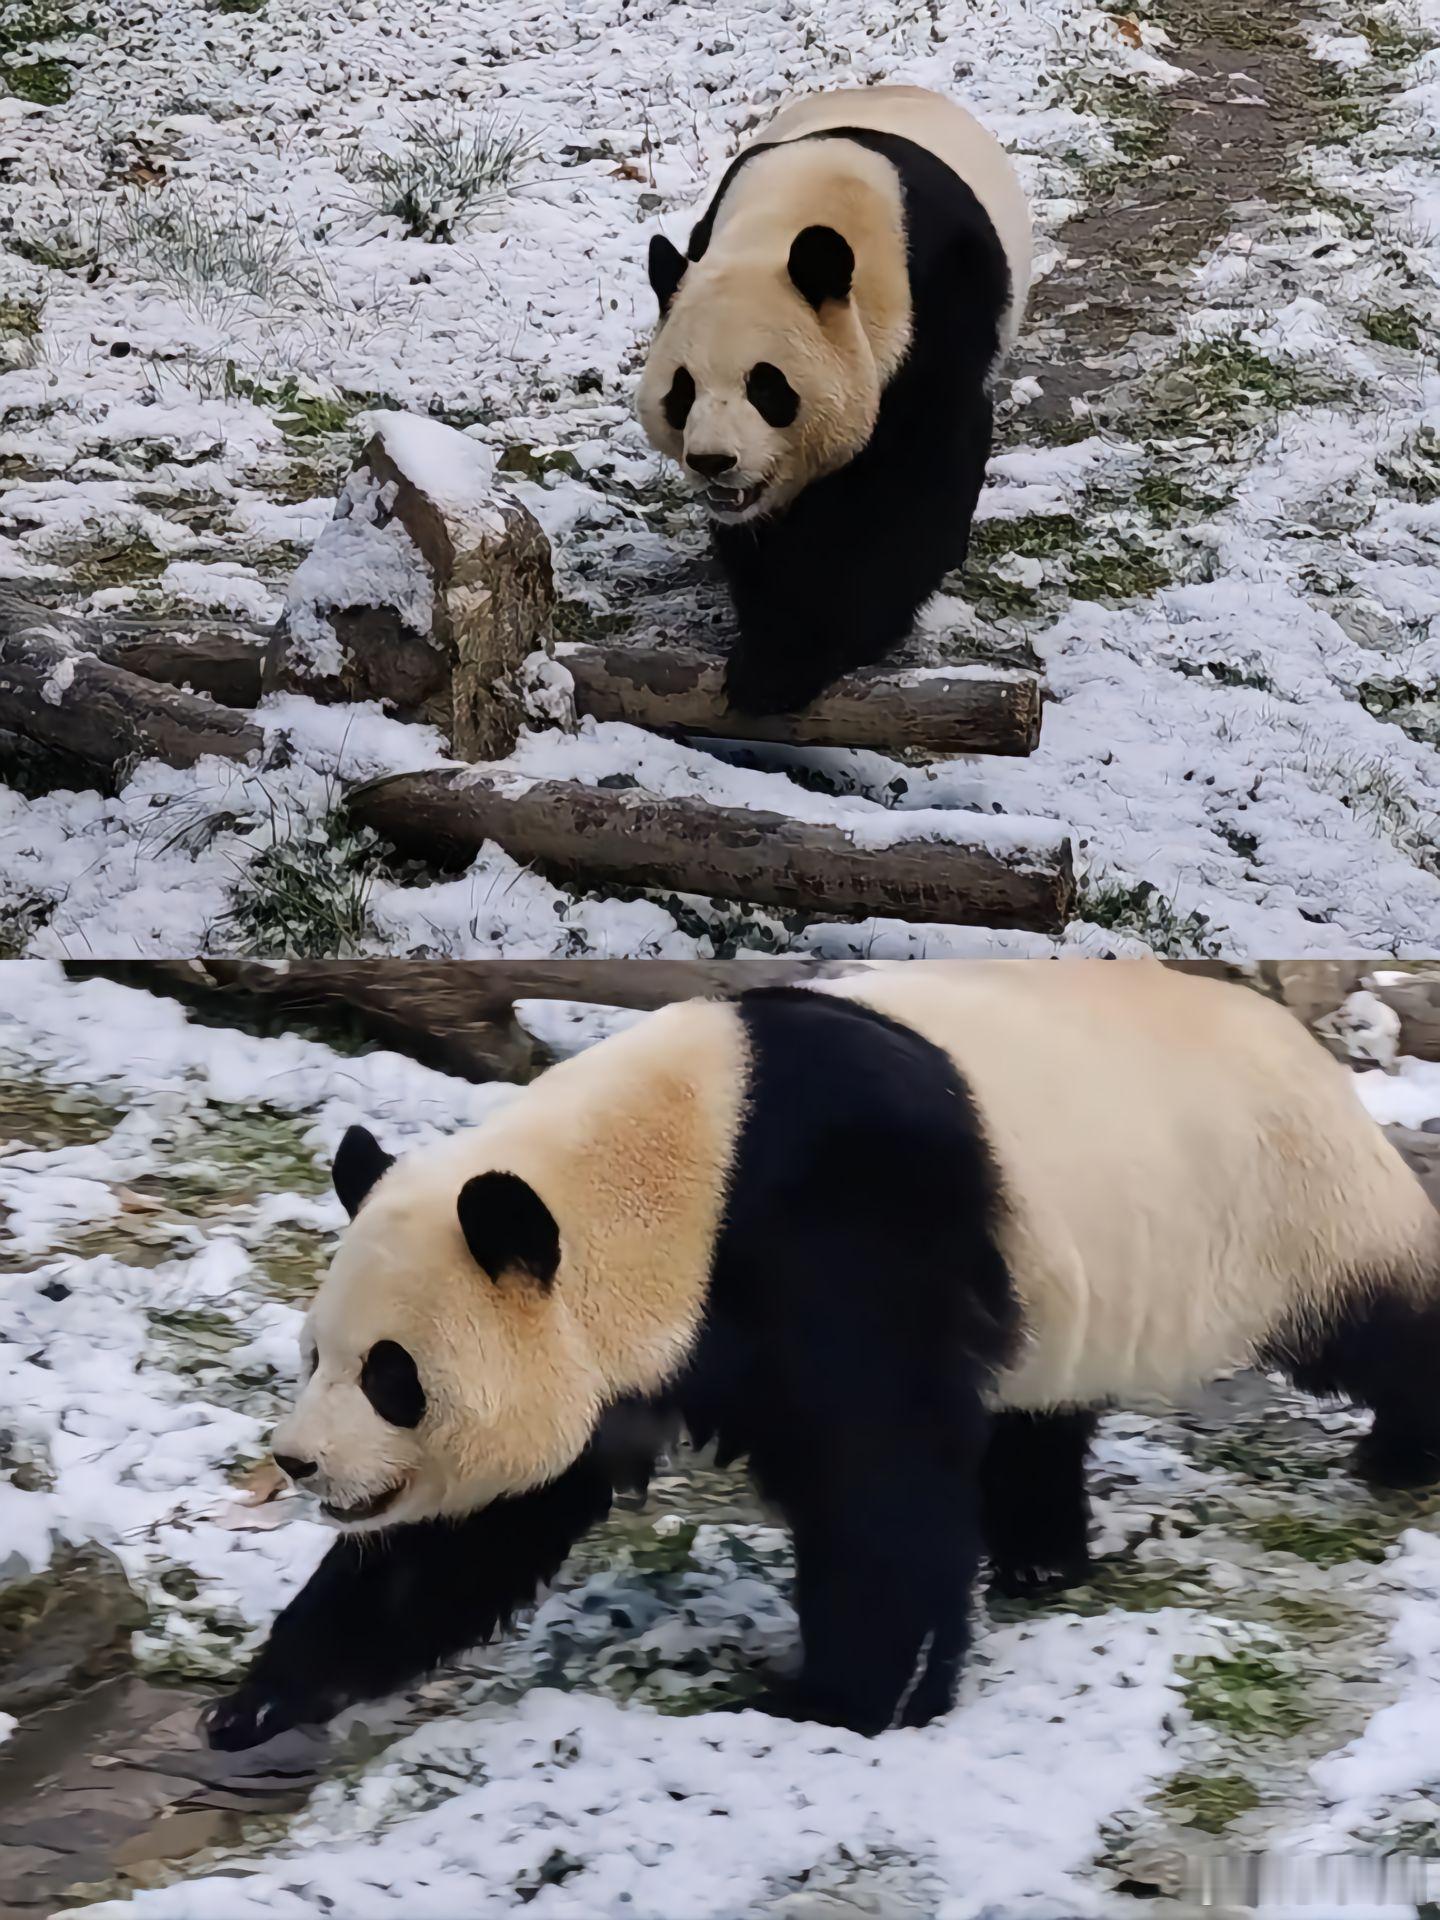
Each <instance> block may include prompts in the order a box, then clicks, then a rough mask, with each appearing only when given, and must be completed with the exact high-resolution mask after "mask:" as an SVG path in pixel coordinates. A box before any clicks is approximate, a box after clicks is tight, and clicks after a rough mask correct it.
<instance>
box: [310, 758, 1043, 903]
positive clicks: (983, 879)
mask: <svg viewBox="0 0 1440 1920" xmlns="http://www.w3.org/2000/svg"><path fill="white" fill-rule="evenodd" d="M347 805H348V807H349V809H350V812H351V814H352V816H353V817H354V819H355V820H356V821H357V822H358V823H360V824H363V825H366V826H370V827H373V828H374V829H375V831H376V832H377V833H379V834H380V835H381V836H382V837H383V838H384V839H386V840H388V841H390V842H391V843H392V844H393V845H394V846H396V847H398V848H399V849H400V850H401V851H402V852H404V853H407V854H414V855H416V856H418V857H420V858H423V859H427V860H429V861H432V862H433V863H435V864H437V865H442V866H454V865H463V864H464V863H466V862H468V861H470V860H472V859H473V858H474V857H475V855H476V854H477V853H479V852H480V850H481V848H482V847H484V846H485V844H486V843H487V842H489V841H493V842H494V843H495V844H496V845H497V846H500V847H502V848H504V850H505V851H506V852H507V853H509V854H510V855H511V856H512V857H513V858H515V859H517V860H522V861H533V862H534V863H535V864H536V865H537V866H538V867H540V868H541V869H542V870H544V871H545V872H547V873H549V874H551V875H553V876H555V877H556V878H557V879H559V880H562V881H571V882H577V883H579V884H581V885H584V886H591V887H593V886H630V887H660V888H665V889H667V890H669V891H673V892H679V893H697V894H708V895H713V896H718V897H720V898H724V899H736V900H746V901H754V902H757V903H759V904H761V905H764V906H774V907H778V908H781V909H783V910H786V911H791V912H800V913H812V914H834V915H836V916H837V917H840V918H845V919H852V918H859V917H862V916H868V915H871V914H874V915H878V916H881V917H894V918H896V919H900V920H912V921H926V922H931V923H937V922H938V923H942V924H948V925H960V926H986V927H1018V928H1025V929H1029V930H1034V931H1039V932H1054V931H1057V930H1058V929H1059V928H1060V927H1062V926H1063V925H1064V923H1065V920H1066V919H1067V917H1068V915H1069V910H1070V906H1071V903H1072V900H1073V897H1074V878H1073V872H1072V864H1071V852H1070V845H1069V841H1068V839H1067V838H1066V836H1065V834H1064V833H1063V831H1062V830H1061V829H1060V828H1058V827H1053V826H1050V825H1049V824H1048V823H1046V822H1044V821H1038V820H1023V821H1021V820H1007V819H1004V818H992V817H990V816H979V815H976V816H967V815H964V814H959V813H954V814H947V815H946V816H944V824H943V837H942V833H941V832H940V831H938V830H934V827H933V822H931V821H927V822H926V823H924V826H922V824H921V823H920V822H919V821H917V820H916V819H915V817H914V816H911V818H910V819H909V820H907V819H906V818H905V816H903V815H891V814H881V813H879V812H878V811H877V813H876V815H875V816H873V817H872V816H869V815H867V816H865V817H864V825H863V826H860V825H856V826H838V825H836V826H832V825H828V824H826V825H820V824H816V823H814V822H812V821H804V820H795V819H792V818H790V817H789V816H787V815H784V814H778V813H768V812H762V811H760V810H758V809H754V808H748V807H719V806H716V805H714V804H713V802H711V801H709V800H705V799H701V798H698V797H697V798H689V797H680V798H659V797H657V796H655V795H654V794H651V793H647V792H646V791H645V790H644V789H642V788H639V787H634V788H622V789H619V790H616V789H611V788H603V789H601V788H594V787H584V786H581V785H579V784H578V783H576V782H573V781H567V780H536V781H527V780H525V779H523V778H521V777H518V776H513V775H505V774H501V773H496V772H494V771H493V770H490V769H484V768H444V769H441V770H439V771H436V772H428V773H406V774H396V775H393V776H392V777H390V778H388V779H385V780H378V781H374V782H372V783H371V784H369V785H368V786H364V787H360V788H357V789H356V790H355V791H354V792H353V793H352V794H351V795H350V796H349V799H348V801H347ZM877 823H878V824H879V825H880V827H881V828H882V829H883V830H882V831H876V830H875V826H876V824H877ZM925 826H930V827H931V828H932V830H931V831H929V832H928V833H927V832H926V831H925V830H924V827H925ZM907 828H908V829H909V831H908V833H907Z"/></svg>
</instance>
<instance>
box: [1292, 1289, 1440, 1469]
mask: <svg viewBox="0 0 1440 1920" xmlns="http://www.w3.org/2000/svg"><path fill="white" fill-rule="evenodd" d="M1261 1358H1262V1360H1263V1361H1264V1362H1265V1363H1266V1364H1268V1365H1271V1366H1275V1367H1278V1368H1280V1369H1281V1370H1282V1371H1283V1372H1285V1373H1288V1374H1289V1376H1290V1378H1291V1379H1292V1380H1293V1381H1294V1382H1295V1384H1296V1386H1297V1387H1299V1388H1300V1389H1301V1390H1302V1391H1303V1392H1305V1393H1313V1394H1318V1395H1319V1396H1320V1397H1321V1398H1326V1399H1328V1398H1332V1397H1343V1398H1345V1399H1349V1400H1352V1401H1354V1402H1355V1403H1356V1404H1357V1405H1359V1406H1362V1407H1371V1408H1373V1409H1374V1413H1375V1419H1374V1422H1373V1424H1372V1426H1371V1429H1370V1431H1369V1433H1368V1434H1366V1436H1365V1438H1364V1439H1363V1440H1362V1441H1361V1442H1360V1444H1359V1446H1358V1447H1357V1449H1356V1466H1357V1468H1358V1470H1359V1472H1360V1473H1361V1474H1362V1475H1363V1476H1364V1477H1365V1478H1366V1479H1367V1480H1370V1481H1373V1482H1374V1484H1375V1485H1377V1486H1382V1487H1424V1486H1432V1485H1434V1484H1435V1483H1436V1482H1437V1481H1440V1393H1437V1391H1436V1382H1437V1380H1440V1303H1436V1302H1432V1303H1430V1304H1428V1305H1417V1304H1416V1303H1415V1302H1414V1301H1412V1300H1410V1299H1409V1298H1407V1296H1406V1293H1405V1291H1404V1289H1403V1288H1401V1287H1399V1286H1397V1285H1395V1284H1394V1283H1393V1282H1388V1283H1387V1282H1386V1281H1384V1280H1380V1281H1376V1282H1374V1283H1372V1284H1370V1285H1368V1286H1363V1287H1360V1288H1357V1290H1356V1293H1355V1296H1354V1298H1353V1300H1352V1302H1351V1304H1349V1305H1347V1306H1346V1307H1345V1308H1344V1309H1343V1310H1342V1311H1341V1313H1340V1314H1339V1315H1338V1316H1337V1317H1336V1318H1335V1319H1334V1320H1332V1321H1331V1322H1330V1323H1329V1324H1328V1325H1327V1326H1324V1327H1318V1326H1317V1327H1296V1328H1292V1329H1290V1330H1289V1331H1287V1332H1286V1333H1285V1334H1284V1335H1282V1336H1281V1337H1279V1338H1278V1339H1276V1340H1274V1341H1272V1342H1271V1343H1270V1344H1269V1346H1268V1347H1267V1349H1266V1350H1265V1352H1264V1353H1263V1354H1262V1356H1261Z"/></svg>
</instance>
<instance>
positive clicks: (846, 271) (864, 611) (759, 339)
mask: <svg viewBox="0 0 1440 1920" xmlns="http://www.w3.org/2000/svg"><path fill="white" fill-rule="evenodd" d="M1030 250H1031V241H1030V216H1029V210H1028V207H1027V204H1026V200H1025V195H1024V192H1023V190H1022V188H1021V186H1020V182H1019V180H1018V179H1017V178H1016V175H1015V172H1014V169H1013V168H1012V167H1011V165H1010V162H1009V160H1008V158H1007V157H1006V154H1005V151H1004V149H1003V148H1002V147H1001V146H1000V144H999V142H998V141H996V140H995V139H994V138H993V137H992V136H991V135H990V134H989V133H988V132H986V130H985V129H984V128H983V127H982V126H981V125H980V124H979V123H978V121H976V120H974V119H972V117H971V116H970V115H969V114H968V113H966V112H965V111H964V109H963V108H961V107H958V106H956V105H955V104H954V103H953V102H951V101H949V100H946V99H944V98H942V96H941V95H939V94H936V93H930V92H927V91H926V90H925V89H924V88H922V87H869V88H854V89H850V90H845V91H839V92H834V93H822V94H817V95H814V96H812V97H810V98H808V99H802V100H798V101H795V102H792V103H791V104H790V105H789V106H787V107H786V108H785V109H784V110H783V111H782V112H780V113H779V114H778V115H777V116H776V117H775V119H774V120H772V121H771V122H770V124H769V125H768V126H767V127H766V128H765V129H764V130H763V131H762V132H761V133H760V134H759V135H758V137H757V138H756V139H755V141H754V142H753V143H752V144H751V145H750V146H748V147H746V148H745V150H744V151H743V152H742V153H741V154H740V155H739V157H738V158H737V159H736V160H734V161H733V162H732V163H731V165H730V167H729V168H728V169H727V171H726V173H725V175H724V177H723V179H722V180H721V181H720V184H719V186H718V187H717V188H716V190H715V194H714V196H713V198H712V199H711V201H710V204H709V207H708V209H707V210H706V212H705V213H704V215H703V216H702V217H701V219H700V220H699V222H698V223H697V224H696V226H695V228H694V231H693V232H692V233H691V235H690V241H689V246H688V248H687V251H686V253H685V254H684V255H682V254H681V253H680V251H679V250H678V248H676V247H675V246H674V245H673V244H672V243H671V242H670V241H669V240H667V239H665V238H664V237H663V236H660V235H657V236H656V237H655V238H654V239H653V240H652V241H651V243H650V261H649V266H650V283H651V286H652V288H653V290H654V293H655V295H656V298H657V299H658V301H659V304H660V324H659V327H658V329H657V331H656V335H655V339H654V342H653V344H652V346H651V349H650V353H649V357H648V359H647V361H646V364H645V368H644V372H643V374H642V376H641V380H640V385H639V391H638V408H639V413H640V418H641V421H642V423H643V425H644V427H645V430H646V433H647V434H648V436H649V438H650V440H651V442H652V444H653V445H654V446H655V447H656V448H657V449H658V450H659V451H660V452H662V453H665V454H668V455H670V456H671V457H673V458H674V459H675V460H677V461H679V462H680V463H681V464H682V466H683V467H684V469H685V472H686V474H687V475H688V476H689V477H690V478H692V479H693V480H694V481H695V482H696V483H697V484H699V485H700V486H701V487H702V488H703V493H702V496H701V497H702V498H703V500H704V503H705V505H706V507H707V508H708V509H709V512H710V515H711V517H712V526H713V536H714V544H715V548H716V551H717V554H718V557H719V560H720V563H721V567H722V569H723V571H724V572H725V574H726V576H727V577H728V580H729V585H730V589H731V594H732V597H733V599H734V603H735V610H736V615H737V619H738V624H739V639H738V642H737V644H736V646H735V648H734V650H733V652H732V654H731V657H730V662H729V668H728V673H727V680H726V686H727V691H728V695H729V699H730V702H731V704H732V705H733V706H734V707H735V708H737V709H739V710H747V711H753V712H757V713H764V712H771V711H781V710H785V709H789V708H795V707H801V706H804V705H806V704H807V703H808V702H809V701H810V700H811V699H813V698H814V696H815V695H816V694H817V693H819V692H820V690H821V689H822V688H823V687H824V686H826V685H827V684H828V683H829V682H830V681H831V680H833V679H834V678H835V677H836V676H837V675H838V674H841V673H843V672H846V671H847V670H849V669H850V668H852V667H857V666H863V665H866V664H868V663H870V662H872V661H876V660H879V659H880V658H881V657H882V655H884V654H885V653H886V652H887V651H888V650H889V649H890V648H891V647H893V646H894V645H895V644H896V643H897V642H898V641H899V640H901V639H903V637H904V636H905V634H906V633H907V632H908V631H909V628H910V625H911V622H912V620H913V619H914V616H915V612H916V610H917V608H918V607H919V606H920V605H921V603H922V602H923V601H924V600H926V599H927V598H928V597H929V596H930V594H932V593H933V592H934V591H935V589H936V588H937V587H938V586H939V585H940V582H941V579H942V578H943V576H944V575H945V574H946V573H947V572H948V571H949V570H950V569H951V568H953V567H958V566H960V565H962V564H963V562H964V559H965V551H966V545H967V542H968V539H969V529H970V520H971V515H972V514H973V512H974V509H975V502H976V500H977V498H978V496H979V493H980V487H981V483H982V481H983V479H984V473H985V462H986V459H987V458H988V456H989V452H990V433H991V402H990V378H991V374H992V372H993V370H994V368H995V365H996V362H997V360H998V359H999V357H1000V355H1001V354H1002V353H1003V352H1004V351H1005V350H1006V349H1007V348H1008V347H1009V346H1010V345H1011V343H1012V342H1013V340H1014V338H1015V334H1016V332H1017V330H1018V328H1019V324H1020V319H1021V315H1022V313H1023V311H1024V306H1025V298H1026V294H1027V292H1028V289H1029V281H1030Z"/></svg>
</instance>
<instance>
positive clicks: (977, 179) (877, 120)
mask: <svg viewBox="0 0 1440 1920" xmlns="http://www.w3.org/2000/svg"><path fill="white" fill-rule="evenodd" d="M825 127H867V128H870V129H872V130H874V131H875V132H877V133H893V134H898V135H899V137H900V138H901V139H903V140H909V141H911V142H912V143H913V144H914V145H915V146H917V147H924V148H925V150H926V152H927V153H933V154H934V155H935V158H936V159H937V160H943V161H944V162H945V164H946V166H947V167H949V169H950V171H951V172H952V173H955V174H958V175H959V177H960V178H961V179H962V180H963V181H964V182H965V184H966V186H967V187H969V189H970V191H971V192H972V193H973V194H974V195H975V198H976V199H977V200H978V201H979V202H980V204H981V206H982V207H983V208H984V209H985V211H986V213H987V214H988V215H989V216H990V224H991V226H992V227H994V229H995V234H996V237H997V238H998V240H999V242H1000V245H1001V246H1002V247H1003V248H1004V250H1005V258H1006V261H1007V262H1008V264H1009V267H1010V281H1011V287H1010V292H1011V299H1010V306H1009V309H1008V311H1007V313H1006V316H1005V324H1004V327H1003V329H1002V332H1001V342H1000V344H1001V351H1002V353H1003V352H1008V351H1009V349H1010V348H1011V347H1012V346H1013V345H1014V343H1015V336H1016V334H1017V333H1018V331H1019V328H1020V322H1021V320H1022V319H1023V317H1024V313H1025V302H1026V300H1027V298H1028V297H1029V293H1030V272H1031V266H1032V262H1033V250H1034V241H1033V237H1032V233H1031V226H1030V203H1029V201H1028V200H1027V199H1026V197H1025V189H1024V188H1023V187H1022V186H1021V184H1020V177H1019V175H1018V174H1017V173H1016V171H1015V168H1014V165H1013V163H1012V162H1011V159H1010V156H1009V154H1008V153H1006V151H1005V149H1004V148H1003V147H1002V146H1001V144H1000V142H999V141H998V140H997V139H996V138H995V136H994V134H993V133H991V132H990V131H989V130H988V129H987V128H985V127H982V126H981V124H980V122H979V121H978V120H977V119H976V118H975V116H974V114H972V113H967V112H966V111H965V109H964V107H962V106H958V105H957V104H956V103H955V101H953V100H947V99H946V98H945V96H944V95H943V94H939V93H932V92H931V91H930V90H929V89H928V88H926V87H848V88H845V89H843V90H841V91H839V92H835V93H813V94H810V95H808V96H807V97H806V98H805V99H803V100H792V101H791V102H790V103H789V104H788V105H786V106H784V107H782V108H781V109H780V111H779V113H777V114H776V116H775V118H774V119H773V120H772V121H771V122H770V123H769V125H768V126H766V127H764V128H762V129H761V131H760V132H759V133H758V134H757V135H756V136H755V137H756V139H757V140H798V139H800V138H801V137H802V136H803V135H805V134H810V133H818V132H820V131H821V130H822V129H823V128H825ZM741 178H742V179H743V178H744V175H743V174H742V175H741Z"/></svg>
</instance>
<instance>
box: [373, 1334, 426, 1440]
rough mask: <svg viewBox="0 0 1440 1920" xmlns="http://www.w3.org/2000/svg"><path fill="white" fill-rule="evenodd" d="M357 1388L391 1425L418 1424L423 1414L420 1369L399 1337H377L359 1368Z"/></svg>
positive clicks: (410, 1425)
mask: <svg viewBox="0 0 1440 1920" xmlns="http://www.w3.org/2000/svg"><path fill="white" fill-rule="evenodd" d="M360 1391H361V1392H362V1393H363V1394H364V1396H365V1398H366V1399H367V1400H368V1401H369V1402H370V1404H371V1406H372V1407H373V1408H374V1409H375V1411H376V1413H378V1414H379V1416H380V1418H381V1419H382V1420H387V1421H388V1422H389V1423H390V1425H391V1426H392V1427H418V1426H419V1424H420V1422H421V1420H422V1419H423V1418H424V1417H425V1389H424V1388H423V1387H422V1386H421V1384H420V1371H419V1369H418V1367H417V1366H416V1365H415V1362H414V1361H413V1360H412V1359H411V1357H410V1355H409V1354H408V1353H407V1352H406V1351H405V1349H404V1347H402V1346H401V1345H400V1343H399V1341H398V1340H377V1341H376V1342H375V1345H374V1346H373V1347H371V1349H370V1351H369V1353H367V1354H366V1356H365V1364H364V1366H363V1367H361V1369H360Z"/></svg>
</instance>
